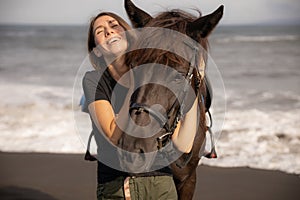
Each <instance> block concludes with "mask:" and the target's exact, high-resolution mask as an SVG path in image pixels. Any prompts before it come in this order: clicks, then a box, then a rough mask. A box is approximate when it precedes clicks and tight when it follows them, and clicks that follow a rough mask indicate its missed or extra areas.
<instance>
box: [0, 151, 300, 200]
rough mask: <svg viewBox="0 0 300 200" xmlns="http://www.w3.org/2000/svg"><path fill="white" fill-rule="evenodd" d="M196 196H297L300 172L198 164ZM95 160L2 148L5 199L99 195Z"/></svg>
mask: <svg viewBox="0 0 300 200" xmlns="http://www.w3.org/2000/svg"><path fill="white" fill-rule="evenodd" d="M197 170H198V172H197V173H198V182H197V189H196V193H195V197H194V199H195V200H198V199H203V200H227V199H228V200H229V199H230V200H235V199H236V200H248V199H249V200H250V199H251V200H253V199H255V200H268V199H270V200H298V199H300V177H299V176H297V175H290V174H286V173H283V172H278V171H267V170H257V169H250V168H218V167H208V166H199V167H198V169H197ZM95 190H96V163H94V162H87V161H84V160H83V155H78V154H43V153H0V199H1V200H16V199H28V200H44V199H45V200H54V199H60V200H69V199H70V200H71V199H72V200H90V199H91V200H93V199H96V194H95Z"/></svg>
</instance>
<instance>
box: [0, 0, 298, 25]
mask: <svg viewBox="0 0 300 200" xmlns="http://www.w3.org/2000/svg"><path fill="white" fill-rule="evenodd" d="M133 2H134V3H135V4H136V5H137V6H138V7H140V8H142V9H144V10H145V11H147V12H148V13H149V14H151V15H155V14H157V13H159V12H161V11H164V10H166V9H173V8H176V9H177V8H181V9H183V10H186V11H188V12H191V13H194V14H197V12H195V11H194V9H198V10H201V12H202V13H203V15H206V14H209V13H211V12H213V11H214V10H215V9H217V8H218V6H219V5H221V4H222V5H224V6H225V12H224V16H223V19H222V20H221V22H220V24H226V25H247V24H300V1H299V0H249V1H248V0H133ZM123 4H124V0H0V24H50V25H56V24H57V25H77V24H78V25H82V24H88V22H89V20H90V18H91V17H92V16H94V15H96V14H97V13H98V12H100V11H111V12H115V13H117V14H118V15H120V16H121V17H123V18H125V20H126V21H128V18H127V16H126V13H125V10H124V6H123Z"/></svg>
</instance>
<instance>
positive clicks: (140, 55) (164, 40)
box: [126, 10, 208, 71]
mask: <svg viewBox="0 0 300 200" xmlns="http://www.w3.org/2000/svg"><path fill="white" fill-rule="evenodd" d="M199 15H200V16H201V13H200V12H199ZM198 17H199V16H198ZM198 17H196V16H193V15H191V14H189V13H187V12H184V11H182V10H171V11H167V12H162V13H160V14H159V15H158V16H157V17H155V18H153V19H152V20H150V22H149V23H148V24H147V25H146V27H159V28H164V29H166V30H167V29H171V30H173V31H176V32H180V33H182V34H184V35H187V32H186V27H187V24H188V23H189V22H193V21H194V20H196V19H197V18H198ZM142 31H143V30H142ZM168 34H169V32H167V31H166V32H165V31H156V30H155V29H153V30H151V29H150V30H146V31H143V32H142V34H141V35H140V37H138V39H137V41H136V43H135V44H134V45H133V46H132V48H133V49H138V50H135V51H132V52H130V53H129V56H127V59H126V63H127V64H128V65H129V66H130V65H131V66H132V65H133V66H137V65H141V64H145V63H160V64H164V65H167V66H173V67H174V68H176V66H187V61H186V60H185V59H182V57H181V56H179V55H177V54H175V53H171V52H172V49H173V50H174V49H176V48H177V49H178V47H181V46H182V45H183V44H180V41H178V39H179V38H176V35H175V37H172V34H171V35H168ZM177 36H178V35H177ZM197 42H198V43H199V44H200V45H201V46H202V48H203V49H205V50H207V48H208V40H207V39H206V38H201V39H200V41H197ZM147 43H151V46H153V47H159V46H163V47H164V49H170V52H169V51H167V50H161V49H157V48H140V47H144V46H145V44H147ZM173 52H174V51H173ZM190 52H192V51H190ZM204 57H205V56H204ZM204 59H205V58H204ZM205 60H206V59H205ZM177 70H178V71H184V70H180V69H178V68H177Z"/></svg>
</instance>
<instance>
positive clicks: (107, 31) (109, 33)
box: [105, 28, 114, 37]
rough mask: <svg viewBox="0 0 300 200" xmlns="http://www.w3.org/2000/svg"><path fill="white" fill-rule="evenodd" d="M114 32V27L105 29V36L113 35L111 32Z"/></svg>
mask: <svg viewBox="0 0 300 200" xmlns="http://www.w3.org/2000/svg"><path fill="white" fill-rule="evenodd" d="M113 33H114V30H113V29H112V28H108V29H106V31H105V36H106V37H107V36H109V35H111V34H113Z"/></svg>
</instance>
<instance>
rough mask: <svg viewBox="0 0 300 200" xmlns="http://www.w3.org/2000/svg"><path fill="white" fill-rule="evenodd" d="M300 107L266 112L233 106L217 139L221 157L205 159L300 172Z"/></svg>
mask: <svg viewBox="0 0 300 200" xmlns="http://www.w3.org/2000/svg"><path fill="white" fill-rule="evenodd" d="M299 113H300V109H296V110H294V111H290V112H281V111H270V112H263V111H260V110H257V109H252V110H244V111H241V110H238V111H237V110H232V111H229V112H227V114H226V122H225V126H224V129H223V132H222V135H221V137H220V138H219V139H218V140H217V144H216V147H217V151H218V154H219V158H218V159H216V160H207V159H202V161H201V163H202V164H206V165H213V166H223V167H238V166H239V167H240V166H248V167H252V168H260V169H269V170H281V171H284V172H288V173H294V174H300V149H299V145H300V132H299V130H300V118H299Z"/></svg>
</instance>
